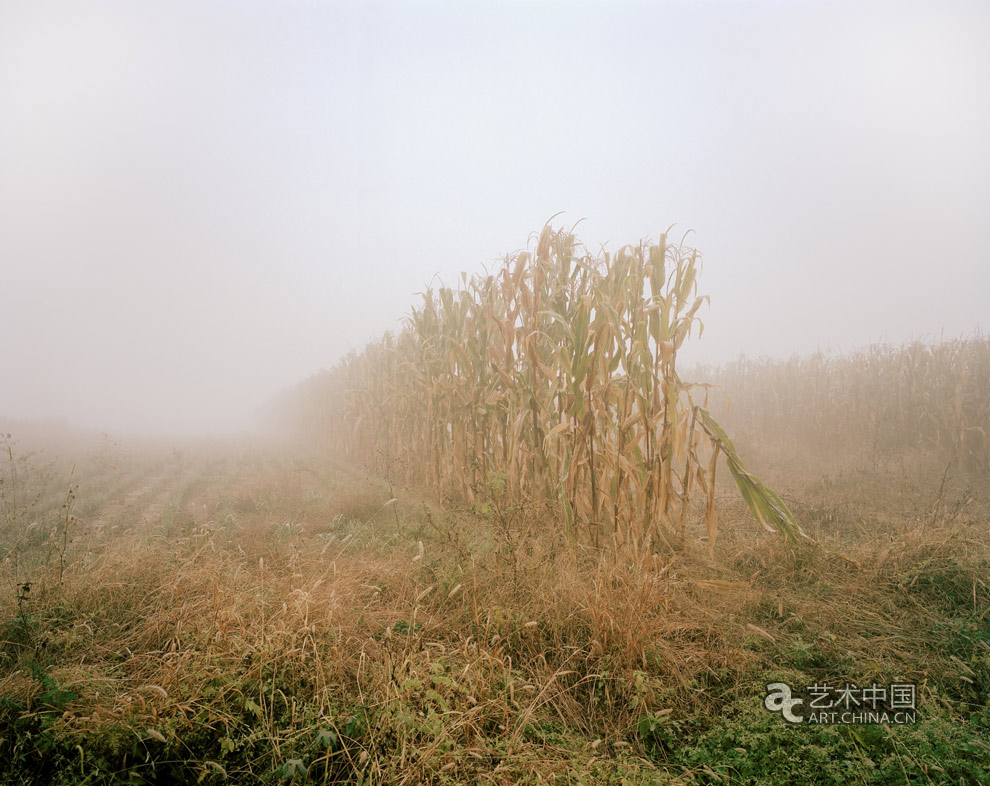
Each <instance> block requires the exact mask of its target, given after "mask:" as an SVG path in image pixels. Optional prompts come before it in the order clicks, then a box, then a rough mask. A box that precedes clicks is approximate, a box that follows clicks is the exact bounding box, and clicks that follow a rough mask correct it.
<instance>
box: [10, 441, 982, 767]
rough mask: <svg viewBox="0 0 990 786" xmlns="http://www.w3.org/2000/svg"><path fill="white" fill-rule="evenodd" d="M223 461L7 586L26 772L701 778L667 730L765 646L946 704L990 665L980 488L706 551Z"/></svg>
mask: <svg viewBox="0 0 990 786" xmlns="http://www.w3.org/2000/svg"><path fill="white" fill-rule="evenodd" d="M224 467H225V469H224V470H223V471H222V472H220V473H217V475H216V476H215V478H214V480H213V482H212V483H210V484H209V485H206V486H204V487H201V488H200V489H199V490H198V492H197V493H196V494H195V495H194V496H193V497H191V498H190V499H188V500H187V501H186V502H185V503H184V505H183V506H182V509H181V510H180V512H179V513H178V514H177V515H175V516H174V517H173V518H174V521H173V530H172V531H171V532H160V531H159V532H158V533H157V534H156V527H155V526H151V527H150V528H148V529H146V530H144V531H139V532H135V531H131V532H128V533H125V534H124V535H123V536H122V538H121V539H120V540H118V541H116V542H112V543H108V544H106V545H105V546H102V547H101V546H99V544H98V542H97V543H94V544H88V545H86V546H85V547H84V546H83V544H79V546H78V550H77V551H74V552H72V553H70V555H69V557H70V559H69V562H68V565H67V569H66V573H65V576H64V580H63V581H62V583H61V584H57V583H56V582H54V581H52V580H49V581H48V582H47V584H46V587H47V589H46V590H45V592H44V593H43V594H41V595H38V596H32V597H31V599H30V600H28V601H18V599H17V597H16V596H15V595H13V594H8V595H6V596H5V597H3V598H2V599H0V620H3V621H4V622H5V625H6V627H5V629H4V630H5V631H6V632H5V633H4V635H3V639H4V641H3V643H2V655H0V659H2V668H0V696H2V697H3V701H4V702H5V704H4V707H6V709H5V710H4V712H5V713H6V714H5V716H4V717H5V721H4V723H5V724H6V726H5V728H6V729H7V731H6V732H5V736H6V739H5V741H4V742H3V743H0V745H2V746H3V751H4V755H6V756H8V757H9V758H10V760H11V761H16V762H19V763H20V766H22V767H24V766H30V767H37V768H39V769H38V772H39V773H40V775H39V776H38V777H39V778H43V780H42V781H39V782H50V781H56V782H59V781H57V778H59V777H61V778H62V779H63V780H62V781H61V782H81V781H83V780H85V779H86V778H89V779H90V780H91V781H93V782H106V783H111V782H126V779H127V778H130V779H131V780H132V781H133V780H134V779H137V781H138V782H161V780H162V779H163V778H164V779H166V780H168V779H172V780H195V779H197V778H202V781H203V782H218V783H219V782H254V781H256V780H258V779H262V778H266V777H271V776H273V775H275V776H277V777H281V778H283V779H285V780H293V779H294V780H296V781H298V782H302V780H303V776H302V769H300V768H305V770H306V772H307V773H308V778H309V779H310V780H312V781H314V782H321V781H326V782H348V783H351V782H353V783H365V784H368V783H375V784H379V783H380V784H384V783H403V784H418V783H499V784H507V783H522V782H529V783H539V782H544V783H553V782H557V783H580V782H588V783H591V782H603V781H606V782H607V781H609V779H614V780H615V781H616V782H618V780H619V779H621V778H626V780H627V782H633V783H648V782H667V781H670V782H704V781H705V780H706V778H707V776H706V775H705V773H704V770H703V769H702V768H699V767H697V766H695V765H694V764H691V763H689V762H686V761H685V760H683V759H678V756H679V754H678V752H677V749H676V746H674V747H672V746H673V742H672V741H673V740H674V739H675V738H677V736H678V735H680V736H682V737H683V739H684V740H685V741H686V742H688V741H691V740H696V739H698V735H699V734H703V733H704V730H705V729H706V728H708V727H709V726H710V725H711V723H712V721H713V719H715V718H718V717H719V716H720V715H722V714H723V713H725V712H728V711H729V710H728V708H729V707H730V706H731V705H732V704H733V702H736V701H739V700H740V699H746V700H752V701H758V700H759V698H760V695H759V693H758V690H759V688H758V686H759V684H760V681H761V680H764V679H765V678H766V675H767V674H770V673H774V672H775V671H779V670H780V669H781V668H785V669H791V670H792V673H793V672H794V671H797V672H800V673H802V674H804V675H807V676H808V677H819V676H824V677H828V678H830V679H833V680H840V679H843V678H848V679H853V680H857V681H865V680H867V679H869V678H871V677H874V676H877V677H880V678H884V679H891V678H893V677H894V676H896V677H899V678H902V679H910V680H916V681H918V682H919V683H920V684H922V685H924V686H925V687H924V690H925V691H927V692H926V693H925V694H924V696H925V701H926V702H927V703H926V705H925V706H927V707H929V708H930V710H931V712H933V713H934V712H935V711H936V709H938V708H940V707H941V709H938V711H939V712H951V713H955V714H957V715H959V717H964V716H965V712H966V710H967V707H969V705H970V704H973V703H974V702H978V701H980V700H981V699H980V691H982V690H985V689H986V688H987V686H986V685H983V683H982V681H983V680H987V679H990V672H985V671H984V670H982V669H983V666H981V664H982V663H984V662H985V661H986V659H985V658H984V660H981V659H980V658H981V657H983V656H982V655H981V650H980V646H981V645H980V644H979V638H978V637H973V640H972V642H971V646H969V647H968V649H967V645H966V639H965V637H964V636H962V637H961V636H959V635H955V636H953V637H951V639H950V637H949V636H948V634H947V633H946V631H948V630H950V629H952V626H953V625H958V623H957V622H956V621H957V620H960V619H966V620H979V619H983V620H984V621H985V620H986V615H987V614H988V612H990V597H988V591H987V585H986V582H985V576H986V575H987V567H988V565H990V563H988V561H987V560H988V555H990V549H988V543H987V538H986V529H985V521H986V518H985V515H986V511H985V510H979V511H970V510H968V509H966V508H963V509H961V510H956V509H955V508H952V507H951V506H944V505H943V506H941V507H938V506H935V511H936V512H935V515H933V516H926V517H923V518H921V519H915V518H911V517H910V516H907V517H906V516H905V514H904V513H903V512H900V513H899V512H897V511H894V512H892V513H891V515H892V516H900V517H901V522H902V523H901V527H900V529H899V531H897V532H894V531H891V532H890V533H889V534H888V536H887V537H885V538H884V539H882V540H881V539H876V538H873V537H868V538H862V537H860V538H857V537H853V536H852V534H853V533H850V532H846V533H845V534H842V532H843V530H842V528H841V527H840V526H836V527H835V528H834V529H833V530H832V531H830V532H826V533H823V540H824V541H825V545H826V546H828V547H830V548H838V549H840V550H841V551H842V552H843V554H844V555H845V556H844V557H839V556H837V555H835V554H833V553H832V552H830V551H827V550H824V549H822V548H818V547H815V546H810V545H809V546H808V547H803V548H795V547H792V546H788V545H786V544H785V543H783V542H780V541H778V540H776V539H774V538H772V537H764V538H757V539H755V540H754V538H753V537H752V536H746V537H745V538H743V537H741V536H737V537H735V538H729V539H728V540H727V541H726V543H725V544H724V547H723V552H722V553H721V554H720V557H719V560H718V561H717V562H715V561H713V560H712V559H711V558H710V557H709V556H708V554H707V551H706V550H704V549H700V548H697V547H694V548H692V547H688V548H686V549H685V550H682V551H681V552H679V553H677V554H676V555H671V556H667V557H661V556H658V555H656V554H655V553H653V552H652V551H651V550H636V548H635V546H634V545H629V546H626V547H624V550H623V549H620V550H612V551H605V552H601V551H595V550H589V549H586V548H585V547H582V546H579V545H576V544H574V545H567V543H566V541H565V540H564V539H563V537H562V534H561V533H560V532H559V531H558V530H555V529H554V528H547V527H545V526H539V525H540V523H541V521H542V518H541V517H542V516H543V515H545V510H544V509H542V508H530V507H526V506H523V505H518V504H510V502H509V500H510V499H511V498H509V497H508V496H506V495H505V494H504V493H503V495H502V496H499V495H497V494H496V492H495V490H489V492H488V496H487V497H485V498H483V499H479V500H476V502H475V505H474V506H473V508H456V507H453V508H451V507H448V508H446V509H439V508H436V507H433V506H431V505H430V504H429V503H427V502H424V501H422V500H420V499H417V498H416V497H415V496H414V495H411V494H408V495H407V494H406V493H405V492H398V503H396V504H397V507H394V509H395V510H396V515H395V516H392V515H380V514H379V511H381V510H382V506H383V505H384V503H385V502H387V500H388V499H389V491H390V490H389V488H388V487H387V485H386V484H384V483H382V482H380V481H379V482H376V481H372V480H370V479H368V478H366V477H362V476H361V475H359V474H354V473H350V472H348V471H345V470H343V469H337V470H329V469H327V468H326V467H325V466H323V465H321V464H319V463H315V462H311V461H308V460H295V461H294V462H292V463H291V464H290V463H289V462H287V461H281V462H280V461H272V460H266V461H262V462H259V461H257V460H255V458H254V457H252V456H250V455H247V456H241V457H240V458H238V459H233V460H230V461H228V462H226V463H225V465H224ZM300 467H310V468H311V469H310V470H305V471H300ZM936 491H937V489H936ZM392 510H393V507H389V508H387V511H388V512H389V513H390V514H391V511H392ZM730 513H731V506H730ZM739 513H740V514H741V513H742V509H741V508H740V509H739ZM369 520H370V523H368V522H369ZM697 526H698V527H701V526H703V525H702V524H701V523H700V522H698V524H697ZM84 550H85V551H86V557H85V559H84V558H83V554H82V553H81V552H82V551H84ZM964 635H966V634H964ZM986 662H987V663H990V661H986ZM967 670H969V671H967ZM970 671H971V672H972V673H969V672H970ZM984 698H985V697H984ZM967 703H969V704H967ZM943 704H946V705H947V707H948V709H946V708H945V707H942V705H943ZM16 708H19V709H16ZM15 709H16V712H15ZM11 713H14V714H11ZM664 724H666V725H664ZM671 735H674V736H671ZM39 740H46V741H48V742H47V743H46V744H47V745H49V746H50V747H49V753H48V754H44V756H45V757H47V758H44V757H43V758H37V757H39V756H42V754H41V752H40V749H39V748H38V747H37V745H38V741H39ZM77 745H78V746H79V747H78V748H77V747H76V746H77ZM920 755H921V754H918V756H920ZM32 757H35V758H32ZM668 760H669V762H670V763H669V764H668V763H667V762H668ZM920 760H921V759H919V761H920ZM678 761H679V762H680V763H675V762H678ZM711 764H712V766H715V765H716V764H717V762H711ZM60 772H64V773H70V772H71V773H72V774H71V775H68V774H65V775H58V773H60ZM66 779H68V780H66ZM115 779H116V780H115Z"/></svg>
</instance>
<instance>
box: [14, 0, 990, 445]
mask: <svg viewBox="0 0 990 786" xmlns="http://www.w3.org/2000/svg"><path fill="white" fill-rule="evenodd" d="M988 41H990V4H988V3H984V2H973V3H968V4H967V3H952V2H944V1H939V2H932V3H927V4H919V3H909V2H896V3H890V4H878V3H871V2H849V3H830V2H790V3H786V2H740V3H735V2H699V3H687V2H684V3H660V2H657V3H616V2H588V3H569V2H568V3H565V2H541V3H529V2H474V3H467V2H465V3H459V4H455V3H446V4H440V3H417V2H405V3H400V2H378V3H361V4H356V3H355V4H339V3H330V2H316V1H315V0H312V1H310V2H303V1H302V0H293V1H290V0H285V1H281V0H269V2H250V1H248V0H230V1H229V2H220V1H218V0H200V1H199V2H159V1H155V0H126V1H122V2H103V1H96V2H85V3H82V2H60V3H53V2H44V1H43V0H27V1H26V2H10V0H0V417H2V416H7V417H14V418H49V417H55V416H64V417H66V418H67V419H68V420H69V421H70V422H71V423H73V424H76V425H81V426H86V427H96V428H105V429H111V430H117V431H124V430H138V431H144V432H149V431H150V432H164V433H175V434H178V433H188V432H194V431H204V430H205V431H212V432H221V431H224V430H228V429H237V428H241V427H243V426H245V425H246V424H247V423H248V422H249V420H250V418H251V416H252V415H253V414H254V412H255V411H256V410H257V409H258V407H259V406H260V405H262V404H263V403H264V402H265V401H266V400H267V399H268V398H269V397H271V396H273V395H274V394H276V393H278V392H279V391H280V390H282V389H283V388H285V387H286V386H288V385H291V384H293V383H295V382H298V381H300V380H302V379H304V378H305V377H307V376H309V375H310V374H311V373H312V372H314V371H317V370H318V369H320V368H322V367H328V366H330V365H332V364H333V363H334V362H335V361H336V360H337V359H338V358H339V357H340V356H341V355H342V354H344V353H346V352H347V351H348V350H349V349H360V348H361V347H362V346H363V345H364V344H365V343H366V342H367V341H369V340H370V339H372V338H374V337H377V336H378V335H379V334H381V333H382V332H383V331H385V330H386V329H390V328H394V327H396V326H397V324H398V320H399V319H400V318H401V317H402V316H403V315H404V314H406V313H407V312H408V310H409V308H410V306H411V305H413V304H414V303H415V302H416V298H415V295H414V293H415V292H417V291H420V290H422V289H423V287H424V285H426V284H427V283H428V282H430V281H431V280H433V278H434V276H435V275H439V280H441V281H444V282H446V283H450V284H453V283H455V281H456V278H457V273H458V272H459V271H461V270H466V271H469V272H471V273H474V272H479V271H481V270H482V267H483V265H485V264H489V265H490V264H491V263H492V261H493V260H495V259H497V258H499V257H501V256H502V255H504V254H506V253H509V252H513V251H516V250H519V249H521V248H524V247H525V246H526V244H527V242H528V241H529V240H530V235H531V233H533V232H536V231H538V230H539V229H540V227H541V226H542V225H543V224H544V222H545V221H546V220H547V219H548V218H549V217H550V216H551V215H553V214H554V213H557V212H558V211H565V212H564V214H563V215H562V216H561V217H559V218H558V219H556V221H555V224H556V225H557V226H568V227H569V226H571V225H572V224H574V223H576V222H577V221H578V220H579V219H585V220H584V221H583V222H582V223H581V224H580V226H579V227H578V229H577V234H578V236H579V238H580V239H581V240H582V241H583V242H584V243H585V245H586V246H587V247H588V248H589V249H591V250H596V249H598V248H599V247H600V245H601V244H605V245H606V247H607V248H609V249H613V250H614V249H617V248H618V247H620V246H621V245H622V244H624V243H628V242H637V241H639V240H640V239H643V238H650V239H654V240H655V239H656V237H657V236H658V235H659V233H660V232H662V231H663V230H664V229H666V228H667V227H668V226H669V225H671V224H676V228H675V230H674V233H673V234H675V235H677V236H678V237H679V236H680V234H681V233H683V232H684V231H686V230H688V229H691V230H694V232H693V234H692V235H690V237H689V240H690V243H691V244H692V245H694V246H696V247H697V248H699V249H700V250H701V252H702V253H703V255H704V258H705V267H704V272H703V275H702V277H701V281H700V283H701V288H702V291H704V292H707V293H708V294H710V295H711V299H712V302H711V307H710V308H709V309H707V310H706V311H705V312H704V314H703V319H704V321H705V323H706V329H705V335H704V338H703V339H702V341H701V342H700V344H698V345H697V347H696V350H694V352H693V355H692V357H693V358H695V359H698V360H704V361H712V362H720V361H724V360H730V359H733V358H735V357H736V356H737V355H739V354H741V353H745V354H747V355H751V356H758V355H769V356H773V357H787V356H789V355H790V354H791V353H795V352H798V353H808V352H813V351H815V350H816V349H834V350H842V349H853V348H856V347H860V346H863V345H866V344H869V343H872V342H877V341H891V342H897V343H900V342H902V341H904V340H906V339H910V338H937V337H938V336H939V335H942V334H943V333H944V335H945V336H946V337H958V336H962V335H965V334H969V333H971V332H972V331H973V330H974V329H976V328H977V327H978V326H979V327H982V329H983V330H986V329H987V328H988V327H990V272H988V270H990V142H988V140H990V46H988Z"/></svg>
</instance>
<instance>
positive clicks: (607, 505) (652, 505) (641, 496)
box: [322, 226, 802, 545]
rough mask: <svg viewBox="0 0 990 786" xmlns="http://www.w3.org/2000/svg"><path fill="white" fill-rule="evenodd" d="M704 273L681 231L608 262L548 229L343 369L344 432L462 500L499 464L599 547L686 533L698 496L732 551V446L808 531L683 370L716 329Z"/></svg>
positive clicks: (747, 481)
mask: <svg viewBox="0 0 990 786" xmlns="http://www.w3.org/2000/svg"><path fill="white" fill-rule="evenodd" d="M699 268H700V259H699V256H698V253H697V252H696V251H694V250H692V249H688V248H685V247H683V246H681V245H677V244H671V243H669V242H668V239H667V236H666V235H661V237H660V240H659V242H658V243H656V244H652V245H651V244H646V243H641V244H639V245H637V246H625V247H623V248H622V249H620V250H619V251H618V252H617V253H615V254H607V253H606V254H604V255H603V256H602V257H599V258H595V257H592V256H590V255H588V254H587V253H581V251H580V247H579V246H578V245H577V244H576V243H575V240H574V237H573V235H571V234H569V233H565V232H562V231H553V230H552V229H551V228H550V227H549V226H547V227H545V228H544V229H543V231H542V233H541V234H540V235H539V239H538V242H537V244H536V248H535V250H534V251H533V252H530V251H526V252H522V253H519V254H516V255H515V256H512V257H507V258H506V259H504V260H503V261H502V263H501V265H499V266H498V267H497V269H496V270H495V271H494V272H488V273H485V274H483V275H476V276H474V277H471V278H468V277H467V276H463V277H462V282H461V285H460V286H459V287H457V288H451V287H445V286H441V287H438V288H436V289H428V290H427V291H426V292H425V293H424V294H423V299H422V303H421V304H420V305H419V306H418V307H415V308H413V309H412V312H411V314H410V316H409V317H408V319H407V320H406V324H405V328H404V330H403V331H402V332H401V333H400V334H399V335H398V336H391V335H389V336H386V337H385V338H383V339H382V340H381V341H379V342H377V343H375V344H372V345H370V346H369V347H368V348H367V349H366V350H365V351H364V352H363V353H362V354H360V355H351V356H349V357H348V358H346V359H345V360H344V361H343V362H342V363H341V364H339V365H338V367H337V368H336V369H335V370H334V371H333V372H331V374H330V380H329V382H325V384H324V388H325V390H326V391H327V396H328V398H329V402H328V404H327V406H326V407H324V408H323V409H322V418H323V422H324V423H325V427H326V429H327V433H328V436H329V437H330V438H331V439H332V440H333V441H334V442H335V444H336V445H337V446H338V447H340V448H342V449H343V450H344V451H345V452H347V453H348V454H349V455H350V456H351V457H352V458H356V459H365V460H368V459H371V458H373V457H374V456H375V455H376V454H383V453H384V454H386V455H388V456H389V457H390V458H394V459H396V460H399V462H400V464H401V466H402V467H404V468H405V472H406V479H407V481H409V482H413V483H419V484H424V485H427V486H429V487H431V488H433V489H435V490H436V491H437V492H438V493H440V494H442V495H446V496H449V497H452V498H455V499H465V500H470V499H472V497H473V496H474V495H475V493H476V492H477V490H478V489H480V488H482V487H483V486H484V485H485V484H486V483H488V482H489V481H490V479H491V478H492V477H494V476H497V477H498V478H500V479H502V480H503V481H504V484H505V488H506V489H507V490H508V491H509V493H511V494H514V495H516V496H518V497H521V498H530V499H542V500H547V501H550V502H552V503H553V504H554V505H555V506H556V507H557V508H558V509H559V511H560V513H561V520H562V523H563V526H564V527H565V528H566V530H567V532H568V533H569V534H570V535H571V536H573V537H575V538H580V539H582V540H587V541H589V542H591V543H593V544H595V545H600V544H602V542H603V540H604V539H606V538H609V539H612V540H616V541H619V542H641V543H642V542H644V541H646V540H650V539H655V538H657V537H665V533H674V532H678V531H679V532H680V536H681V538H684V537H685V536H686V526H687V521H688V518H689V514H690V509H691V506H690V503H691V499H692V494H694V493H696V492H697V493H700V494H701V495H702V497H703V499H704V501H705V503H706V504H705V508H706V516H705V518H706V522H707V526H708V540H709V544H710V545H714V542H715V539H716V535H717V526H716V518H715V512H714V489H715V470H716V467H717V460H718V457H719V455H720V454H721V455H724V456H725V457H726V459H727V461H728V465H729V469H730V471H731V473H732V475H733V477H734V478H735V480H736V482H737V484H738V485H739V488H740V490H741V492H742V494H743V497H744V499H745V500H746V502H747V504H748V505H749V507H750V510H751V511H753V513H754V515H755V516H756V517H757V519H758V520H759V521H761V522H762V523H763V524H764V526H766V527H767V528H769V529H773V530H775V531H780V532H784V533H785V534H787V535H789V536H799V535H801V534H802V533H801V532H800V529H799V528H798V527H797V526H796V525H795V524H794V522H793V519H792V518H791V515H790V513H789V512H788V511H787V508H786V506H785V505H784V503H783V502H782V501H781V500H780V498H779V497H777V496H776V495H775V494H773V492H772V491H770V490H769V489H767V488H766V487H765V486H763V484H762V483H760V482H759V481H758V480H757V479H756V478H754V477H753V476H752V475H750V474H748V473H747V472H746V471H745V470H744V469H743V468H742V463H741V461H740V460H739V457H738V454H736V452H735V448H734V447H733V446H732V444H731V442H730V441H729V439H728V437H727V436H726V435H725V433H724V431H722V429H721V427H719V426H718V424H717V423H715V421H714V420H713V419H712V417H711V415H710V413H708V412H707V410H706V409H705V408H704V404H705V403H706V402H707V398H706V395H705V394H706V392H707V387H706V386H701V385H694V384H691V383H686V382H684V381H683V380H682V379H681V378H680V376H679V375H678V373H677V356H678V353H679V351H680V349H681V347H682V346H683V344H684V342H685V341H686V340H687V339H688V338H689V337H690V336H691V335H692V332H693V331H694V330H695V329H697V331H698V334H699V335H700V333H701V332H702V330H703V325H702V323H701V321H700V319H699V318H698V312H699V310H700V308H701V306H702V305H703V304H704V303H705V302H706V301H707V297H706V296H702V295H699V294H698V290H697V275H698V272H699ZM696 394H700V395H701V399H702V400H701V402H700V403H699V402H696V401H695V395H696Z"/></svg>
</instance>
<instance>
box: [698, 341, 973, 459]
mask: <svg viewBox="0 0 990 786" xmlns="http://www.w3.org/2000/svg"><path fill="white" fill-rule="evenodd" d="M707 373H708V375H709V377H710V378H711V379H712V380H713V381H716V382H717V383H718V384H719V386H720V387H721V388H722V389H724V390H725V391H726V392H727V393H728V394H729V396H730V398H731V401H732V409H731V412H730V415H729V416H728V419H727V422H729V423H731V424H732V426H733V428H734V429H735V430H736V431H737V432H742V433H746V434H747V435H758V434H773V435H775V437H774V438H775V439H778V438H779V435H784V434H786V435H789V437H790V439H792V440H793V441H794V443H795V446H796V447H797V446H799V447H800V450H802V451H804V452H805V453H808V452H810V453H812V454H814V455H816V456H817V457H818V458H819V459H820V458H822V457H825V456H850V455H851V454H853V453H855V452H857V451H858V452H859V453H861V454H862V455H864V456H866V457H867V458H869V459H870V460H871V461H873V462H877V461H880V460H882V459H884V458H886V457H896V456H902V455H904V454H906V453H909V452H917V451H924V452H925V453H927V454H929V455H932V456H936V457H938V458H939V459H940V460H941V461H945V462H949V463H950V464H951V465H953V466H955V467H956V468H958V469H961V470H964V471H968V472H970V473H973V474H976V475H980V476H982V477H984V478H986V477H987V475H988V473H990V337H987V336H982V335H979V334H977V335H974V336H973V337H971V338H968V339H958V340H953V341H944V342H941V343H938V344H925V343H923V342H920V341H918V342H913V343H911V344H907V345H905V346H901V347H897V346H874V347H870V348H869V349H866V350H862V351H860V352H856V353H853V354H850V355H843V356H838V357H836V356H829V355H825V354H822V353H819V354H816V355H812V356H811V357H807V358H793V359H791V360H789V361H782V362H781V361H769V360H745V359H744V360H740V361H737V362H735V363H731V364H729V365H727V366H725V367H723V368H721V369H717V370H713V371H709V372H707Z"/></svg>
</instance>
